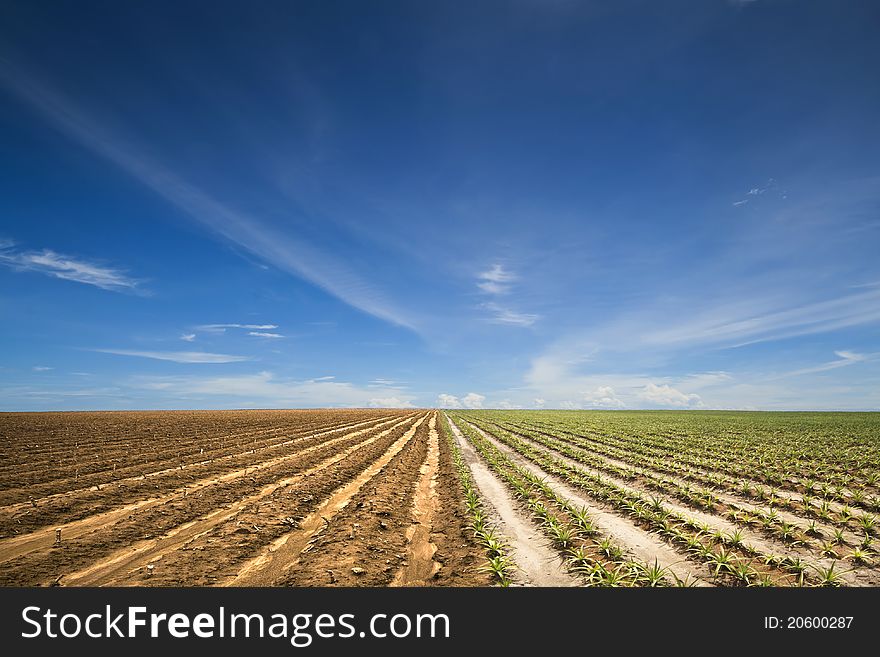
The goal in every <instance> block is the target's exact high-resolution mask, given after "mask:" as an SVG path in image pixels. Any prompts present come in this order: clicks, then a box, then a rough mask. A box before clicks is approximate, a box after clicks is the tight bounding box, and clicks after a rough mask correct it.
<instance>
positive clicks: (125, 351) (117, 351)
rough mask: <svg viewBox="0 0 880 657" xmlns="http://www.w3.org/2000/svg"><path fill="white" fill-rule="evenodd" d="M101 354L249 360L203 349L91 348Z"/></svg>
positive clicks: (173, 359)
mask: <svg viewBox="0 0 880 657" xmlns="http://www.w3.org/2000/svg"><path fill="white" fill-rule="evenodd" d="M90 351H97V352H99V353H102V354H116V355H118V356H137V357H139V358H152V359H154V360H167V361H171V362H174V363H237V362H239V361H243V360H250V359H249V358H248V357H247V356H231V355H229V354H212V353H208V352H204V351H137V350H134V349H91V350H90Z"/></svg>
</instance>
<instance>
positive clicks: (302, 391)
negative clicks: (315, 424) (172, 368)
mask: <svg viewBox="0 0 880 657" xmlns="http://www.w3.org/2000/svg"><path fill="white" fill-rule="evenodd" d="M130 385H131V387H133V388H140V389H144V390H150V391H155V392H157V393H159V394H161V395H167V396H168V398H169V399H173V400H174V401H175V403H178V404H179V403H181V401H180V400H191V401H190V403H193V401H197V402H198V403H199V405H200V407H208V406H220V407H223V406H228V401H227V400H229V399H232V400H235V403H236V404H237V405H248V406H255V407H262V408H266V407H272V406H274V407H301V408H302V407H328V406H356V407H367V406H373V407H380V406H381V407H385V406H393V407H397V408H408V407H411V406H412V403H413V400H414V397H413V396H412V395H408V394H405V393H403V392H397V391H396V392H395V393H394V394H393V395H390V396H388V397H384V396H383V397H379V396H377V395H376V390H375V388H368V387H364V386H357V385H355V384H353V383H348V382H344V381H333V380H331V379H330V378H328V377H320V379H309V380H306V381H296V380H292V379H285V378H280V377H278V376H276V375H275V374H274V373H272V372H258V373H256V374H242V375H235V376H216V377H214V376H172V377H154V376H150V377H144V376H141V377H134V378H133V379H131V383H130Z"/></svg>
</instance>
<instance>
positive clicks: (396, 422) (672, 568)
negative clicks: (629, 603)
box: [0, 409, 880, 586]
mask: <svg viewBox="0 0 880 657" xmlns="http://www.w3.org/2000/svg"><path fill="white" fill-rule="evenodd" d="M0 436H3V441H2V444H0V585H4V586H52V585H57V586H491V585H524V586H878V585H880V567H878V559H880V552H878V548H880V518H878V514H880V416H878V414H871V413H740V412H694V411H688V412H667V411H664V412H648V411H639V412H616V411H615V412H605V411H600V412H596V411H498V410H466V411H464V410H448V411H440V410H430V409H399V410H387V409H350V410H336V409H334V410H254V411H186V412H184V411H173V412H170V411H169V412H88V413H4V414H0ZM58 530H60V541H59V540H57V533H56V532H57V531H58Z"/></svg>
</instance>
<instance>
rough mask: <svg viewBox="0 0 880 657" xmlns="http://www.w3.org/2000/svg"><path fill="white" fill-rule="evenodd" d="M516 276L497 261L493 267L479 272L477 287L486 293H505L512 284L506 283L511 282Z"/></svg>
mask: <svg viewBox="0 0 880 657" xmlns="http://www.w3.org/2000/svg"><path fill="white" fill-rule="evenodd" d="M516 278H517V277H516V275H515V274H514V273H513V272H510V271H507V270H506V269H504V266H503V265H501V264H498V263H496V264H494V265H492V268H491V269H489V270H487V271H484V272H480V273H479V274H477V287H478V288H479V289H480V290H482V291H483V292H485V293H486V294H505V293H507V292H509V291H510V286H509V285H506V283H511V282H513V281H515V280H516Z"/></svg>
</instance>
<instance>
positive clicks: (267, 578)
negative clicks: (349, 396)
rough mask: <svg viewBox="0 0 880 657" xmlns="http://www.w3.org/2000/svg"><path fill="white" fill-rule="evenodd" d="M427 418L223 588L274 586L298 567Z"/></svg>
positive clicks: (415, 425)
mask: <svg viewBox="0 0 880 657" xmlns="http://www.w3.org/2000/svg"><path fill="white" fill-rule="evenodd" d="M427 417H428V416H427V415H423V416H422V417H420V418H419V419H418V420H417V421H416V423H415V424H414V425H413V426H412V427H410V428H409V430H407V432H406V433H405V434H404V435H403V436H401V437H400V438H399V439H398V440H397V441H396V442H395V443H394V444H393V445H392V446H391V447H390V448H389V449H388V451H387V452H385V454H384V455H383V456H382V457H381V458H380V459H379V460H377V461H375V462H374V463H373V464H372V465H371V466H370V467H369V468H367V469H366V470H365V471H364V472H363V473H361V474H360V476H358V477H356V478H355V479H353V480H352V481H349V482H348V483H347V484H345V485H344V486H343V487H342V488H340V489H339V490H337V491H336V492H335V493H334V494H333V495H332V496H331V497H330V498H328V499H326V500H324V502H322V503H321V504H320V505H319V506H318V508H317V509H316V510H315V511H313V512H312V513H310V514H309V515H308V516H306V517H305V518H304V519H303V520H302V522H300V523H299V527H298V528H297V529H295V530H293V531H291V532H288V533H287V534H285V535H283V536H281V537H280V538H278V539H276V540H275V541H273V542H272V543H271V544H270V545H269V546H267V548H266V549H265V550H264V551H263V552H262V554H260V555H259V556H257V557H255V558H254V559H251V560H250V561H248V562H247V563H245V564H244V565H243V566H242V567H241V569H240V570H239V572H238V575H237V576H235V577H234V578H232V579H231V580H227V581H225V582H223V583H222V584H221V586H271V584H272V583H273V582H274V581H276V580H278V579H279V578H280V577H281V576H283V575H284V573H285V572H286V571H287V570H289V569H290V568H292V567H293V566H295V565H296V563H297V561H298V559H299V555H300V554H301V553H302V552H303V550H305V549H307V548H308V547H309V545H310V544H311V541H312V540H313V538H314V537H315V535H316V534H317V533H318V532H320V531H321V530H322V529H323V528H324V527H325V526H326V525H329V524H330V521H331V520H332V519H333V518H334V517H335V516H336V515H337V514H338V513H339V512H340V511H342V510H343V509H344V508H345V507H346V506H347V505H348V503H349V502H350V501H351V498H352V497H353V496H354V495H355V494H356V493H357V492H358V491H359V490H360V489H361V488H362V487H363V486H364V484H366V483H367V482H368V481H370V480H371V479H372V478H373V477H375V476H376V475H377V474H378V473H379V472H380V471H381V470H382V469H383V468H384V467H385V466H386V465H387V464H388V463H389V462H390V461H391V460H392V459H393V458H394V457H395V456H396V455H397V454H398V453H399V452H400V451H401V450H402V449H403V447H404V446H405V445H406V444H407V443H408V442H409V441H410V440H411V439H412V437H413V436H414V435H415V433H416V431H417V429H418V427H419V426H420V425H421V424H422V423H423V422H424V421H425V420H426V419H427Z"/></svg>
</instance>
